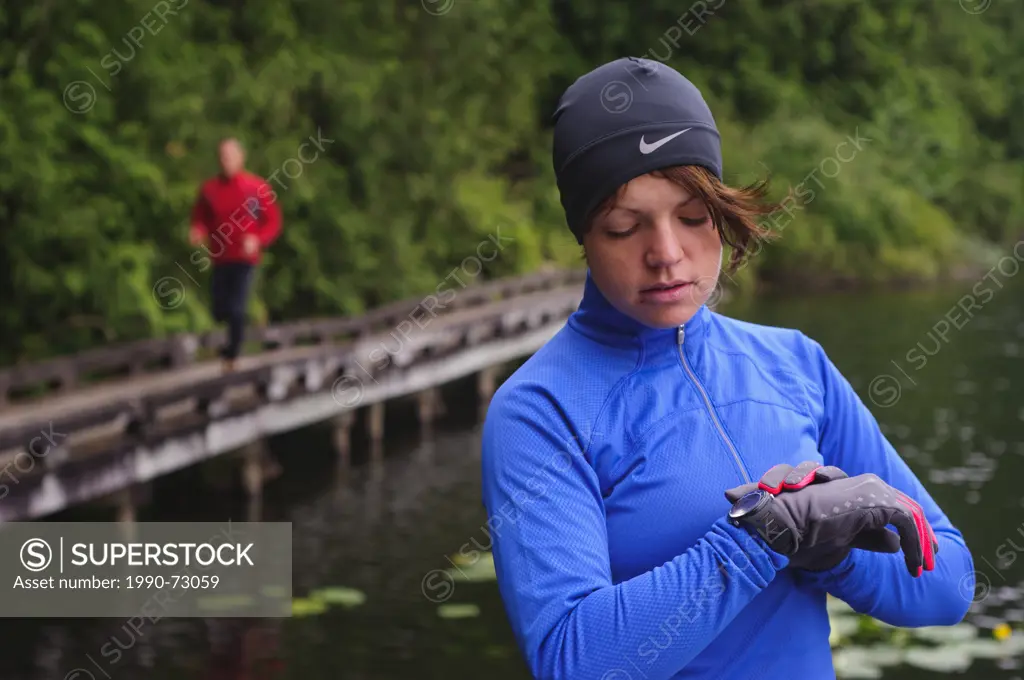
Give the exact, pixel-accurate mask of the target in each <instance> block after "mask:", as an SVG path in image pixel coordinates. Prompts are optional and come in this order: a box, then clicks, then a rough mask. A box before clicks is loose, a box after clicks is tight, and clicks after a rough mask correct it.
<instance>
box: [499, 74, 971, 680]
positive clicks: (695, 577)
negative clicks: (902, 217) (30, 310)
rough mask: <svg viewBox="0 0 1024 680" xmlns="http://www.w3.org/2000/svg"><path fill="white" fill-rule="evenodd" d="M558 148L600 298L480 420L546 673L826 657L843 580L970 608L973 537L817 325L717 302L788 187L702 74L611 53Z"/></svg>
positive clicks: (823, 669)
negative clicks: (747, 145)
mask: <svg viewBox="0 0 1024 680" xmlns="http://www.w3.org/2000/svg"><path fill="white" fill-rule="evenodd" d="M609 102H614V105H612V106H609ZM623 103H625V104H626V105H625V106H623ZM554 165H555V171H556V173H557V178H558V187H559V190H560V192H561V198H562V205H563V207H564V209H565V214H566V221H567V222H568V225H569V227H570V229H571V230H572V232H573V234H574V235H575V236H576V238H577V241H578V242H579V243H580V244H582V245H583V247H584V252H585V256H586V259H587V264H588V267H589V272H588V277H587V281H586V284H585V288H584V295H583V300H582V302H581V304H580V307H579V309H578V310H577V311H576V312H575V313H573V315H572V316H571V317H570V318H569V320H568V323H567V324H566V326H565V327H564V328H563V329H562V330H561V331H560V332H559V333H558V334H557V335H556V336H555V337H554V338H552V339H551V341H550V342H548V343H547V344H546V345H545V346H544V347H543V348H541V349H540V350H539V351H538V352H537V353H536V354H534V355H533V356H532V357H531V358H530V359H529V360H528V361H527V362H526V363H525V364H524V365H523V366H522V367H521V368H520V369H519V370H517V371H516V372H515V373H514V374H513V375H512V376H511V377H510V378H509V379H508V380H507V381H506V382H505V383H504V384H503V385H502V386H501V388H500V389H499V390H498V391H497V392H496V394H495V396H494V399H493V400H492V402H491V406H490V408H489V411H488V415H487V419H486V422H485V425H484V432H483V494H484V503H485V506H486V508H487V511H488V515H489V518H490V519H489V526H491V527H492V539H493V551H494V557H495V565H496V570H497V575H498V584H499V588H500V591H501V594H502V597H503V599H504V602H505V606H506V610H507V613H508V616H509V619H510V621H511V623H512V627H513V630H514V632H515V636H516V640H517V642H518V644H519V647H520V649H521V651H522V653H523V655H524V656H525V658H526V661H527V663H528V665H529V667H530V670H531V671H532V672H533V674H534V675H535V676H536V677H538V678H571V679H573V680H576V679H584V678H586V679H591V678H593V679H599V680H623V679H628V678H633V679H636V680H639V679H643V680H656V679H661V678H709V679H710V678H714V679H715V680H725V679H730V678H744V679H748V678H768V677H777V676H780V675H782V674H786V675H787V676H788V677H793V678H801V679H804V678H812V679H815V680H817V679H819V678H832V677H835V676H834V671H833V669H832V657H831V650H830V647H829V642H828V637H829V622H828V616H827V613H826V609H825V601H826V593H831V594H832V595H834V596H836V597H839V598H841V599H843V600H845V601H846V602H848V603H849V604H850V605H851V606H852V607H853V608H854V609H856V610H857V611H860V612H864V613H867V614H870V615H872V616H874V617H876V618H878V619H880V620H882V621H885V622H888V623H891V624H893V625H897V626H924V625H951V624H954V623H956V622H958V621H960V620H961V619H962V618H963V616H964V614H965V613H966V611H967V608H968V606H969V604H970V599H971V596H972V595H973V589H974V576H973V562H972V559H971V556H970V553H969V551H968V550H967V547H966V546H965V543H964V540H963V537H962V536H961V534H960V532H959V531H958V530H957V529H956V528H955V527H954V526H953V525H952V524H951V523H950V521H949V520H948V519H947V518H946V516H945V515H944V514H943V512H942V510H941V509H940V508H939V507H938V506H937V505H936V504H935V502H934V501H933V500H932V498H931V497H930V496H929V495H928V493H927V492H926V491H925V489H924V488H923V486H922V485H921V483H920V482H919V481H918V479H917V478H916V477H915V476H914V474H913V473H912V472H911V471H910V469H909V468H908V467H907V465H906V464H905V463H904V462H903V460H902V459H901V458H900V457H899V455H898V454H897V453H896V451H895V450H894V449H893V447H892V446H891V445H890V444H889V442H888V441H886V439H885V437H884V436H883V435H882V434H881V432H880V430H879V427H878V425H877V423H876V422H875V420H874V419H873V418H872V416H871V414H870V412H869V411H868V409H867V408H866V407H865V406H864V405H863V403H862V402H861V401H860V400H859V399H858V397H857V395H856V393H855V392H854V391H853V389H852V388H851V386H850V385H849V383H848V382H847V381H846V380H845V379H844V378H843V376H842V375H841V374H840V373H839V372H838V371H837V369H836V367H835V366H834V365H833V364H832V363H831V362H830V361H829V359H828V357H827V356H826V355H825V353H824V351H823V350H822V348H821V346H820V345H818V344H817V343H816V342H814V341H813V340H811V339H809V338H807V337H806V336H804V335H803V334H801V333H800V332H799V331H795V330H787V329H780V328H771V327H765V326H757V325H754V324H750V323H745V322H741V321H736V320H733V319H728V318H726V317H723V316H719V315H718V314H715V313H713V312H711V311H710V310H709V309H708V308H707V307H706V305H705V302H706V296H707V294H708V292H709V291H711V290H712V289H714V286H715V284H716V283H717V280H718V276H719V270H720V264H721V260H722V251H723V244H726V243H727V244H729V245H730V246H731V247H732V249H733V252H732V258H731V261H730V264H731V265H733V266H735V265H737V264H738V263H739V262H740V261H741V259H742V257H743V255H744V253H745V252H746V251H747V250H748V249H749V247H750V246H751V244H753V243H754V242H755V241H756V239H758V238H759V237H761V236H763V235H764V234H763V232H762V231H761V230H760V228H759V227H758V226H757V225H756V224H755V222H754V218H755V217H757V216H759V215H762V214H766V213H769V212H771V211H773V210H774V209H775V208H776V206H773V205H769V204H766V203H764V202H762V200H761V199H762V198H763V195H764V190H763V189H764V188H763V186H760V187H753V188H749V189H745V190H739V189H733V188H728V187H726V186H724V185H723V184H722V182H721V177H722V169H721V151H720V145H719V136H718V132H717V130H716V127H715V122H714V119H713V118H712V115H711V112H710V111H709V110H708V107H707V105H706V104H705V102H704V100H703V97H702V96H701V94H700V92H699V91H698V90H697V89H696V88H695V87H694V86H693V85H692V84H691V83H690V82H689V81H688V80H686V79H685V78H684V77H683V76H682V75H680V74H679V73H677V72H675V71H674V70H672V69H671V68H669V67H667V66H665V65H664V64H660V63H657V62H652V61H648V60H644V59H634V58H630V59H620V60H617V61H614V62H611V63H609V64H605V65H604V66H601V67H599V68H598V69H596V70H594V71H592V72H591V73H589V74H587V75H585V76H583V77H582V78H580V79H579V80H577V81H576V83H574V84H573V85H572V86H571V87H570V88H569V89H568V90H567V91H566V92H565V94H564V95H563V97H562V99H561V101H560V103H559V107H558V110H557V112H556V114H555V133H554ZM762 475H764V477H761V476H762ZM759 479H760V483H758V480H759ZM759 487H760V490H758V489H759ZM751 491H753V492H754V493H753V494H751V493H750V492H751ZM768 501H770V502H768ZM733 503H735V505H733ZM765 508H767V510H766V509H765ZM766 513H767V514H766ZM729 515H732V516H733V517H729ZM766 517H767V520H766V519H765V518H766ZM887 524H893V525H894V526H896V527H897V529H898V533H893V532H891V531H888V530H886V529H885V526H886V525H887ZM780 536H781V538H780ZM894 551H895V552H894Z"/></svg>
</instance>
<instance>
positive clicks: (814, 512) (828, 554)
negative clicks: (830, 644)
mask: <svg viewBox="0 0 1024 680" xmlns="http://www.w3.org/2000/svg"><path fill="white" fill-rule="evenodd" d="M758 491H760V492H761V494H762V495H765V494H768V495H770V496H771V497H770V498H769V499H763V500H767V502H765V503H763V506H761V505H760V504H759V509H758V510H757V511H756V512H753V513H752V514H748V515H745V516H742V517H739V518H737V519H736V520H734V523H735V524H737V525H738V526H745V527H747V528H749V529H752V530H754V531H757V532H758V533H759V534H760V535H761V536H762V538H764V539H765V540H766V541H768V542H769V544H770V545H771V547H772V549H773V550H775V551H776V552H779V553H782V554H784V555H788V556H789V557H790V565H791V566H793V567H795V568H797V569H808V570H814V571H820V570H824V569H830V568H832V567H834V566H836V565H838V564H839V563H840V562H842V561H843V559H845V558H846V556H847V555H848V554H849V551H850V550H851V549H853V548H860V549H862V550H870V551H873V552H885V553H896V552H899V551H900V549H901V548H902V549H903V556H904V560H905V562H906V565H907V569H908V570H909V571H910V573H911V575H912V576H915V577H917V576H920V575H921V572H922V569H923V570H925V571H931V570H932V569H934V568H935V554H936V553H937V552H938V549H939V545H938V542H937V541H936V540H935V535H934V533H933V532H932V530H931V526H929V524H928V520H927V519H926V518H925V516H924V512H923V511H922V510H921V507H920V506H919V505H918V504H917V503H916V502H914V500H913V499H911V498H910V497H909V496H907V495H906V494H904V493H902V492H901V491H899V490H897V489H894V488H893V487H891V486H889V485H888V484H886V483H885V482H883V481H882V480H881V479H879V478H878V477H877V476H876V475H873V474H864V475H858V476H856V477H848V476H847V475H846V473H845V472H843V471H842V470H840V469H839V468H837V467H834V466H822V465H821V464H820V463H816V462H813V461H805V462H803V463H801V464H800V465H798V466H797V467H795V468H794V467H792V466H790V465H776V466H775V467H773V468H772V469H770V470H769V471H768V472H766V473H765V475H764V476H763V477H762V478H761V480H760V481H759V482H758V483H757V484H745V485H743V486H739V487H735V488H733V489H729V490H728V491H726V492H725V495H726V498H728V499H729V500H730V501H732V502H733V503H736V501H738V500H739V499H740V498H742V497H744V496H745V495H747V494H749V493H752V492H758ZM889 524H892V525H893V526H895V527H896V528H897V530H898V532H899V533H898V534H897V533H894V532H892V531H890V530H889V529H886V526H887V525H889Z"/></svg>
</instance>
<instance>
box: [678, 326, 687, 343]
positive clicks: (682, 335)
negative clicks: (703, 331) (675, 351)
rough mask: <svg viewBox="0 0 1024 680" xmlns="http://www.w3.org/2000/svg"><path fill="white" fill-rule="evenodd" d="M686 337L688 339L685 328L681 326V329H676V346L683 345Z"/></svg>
mask: <svg viewBox="0 0 1024 680" xmlns="http://www.w3.org/2000/svg"><path fill="white" fill-rule="evenodd" d="M685 337H686V329H685V328H683V327H682V326H680V327H679V328H677V329H676V344H677V345H681V344H683V338H685Z"/></svg>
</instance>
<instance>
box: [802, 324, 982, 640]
mask: <svg viewBox="0 0 1024 680" xmlns="http://www.w3.org/2000/svg"><path fill="white" fill-rule="evenodd" d="M810 342H811V344H812V351H813V355H814V358H815V362H816V366H815V367H814V369H815V371H816V372H817V374H818V384H819V388H820V389H821V390H822V393H823V394H822V397H823V405H822V407H823V410H822V412H821V429H820V431H819V447H820V448H819V450H820V452H821V454H822V457H823V458H824V460H825V464H827V465H828V464H831V465H835V466H837V467H839V468H841V469H842V470H843V471H845V472H846V473H847V474H848V475H850V476H851V477H853V476H854V475H859V474H863V473H867V472H873V473H875V474H876V475H878V476H879V477H880V478H881V479H883V480H884V481H885V482H886V483H888V484H889V485H890V486H893V487H895V488H897V489H899V490H900V491H902V492H903V493H905V494H907V495H908V496H910V497H911V498H913V499H914V500H915V501H917V502H918V504H919V505H920V506H921V508H922V509H923V510H924V513H925V516H926V517H927V518H928V522H929V523H930V524H931V526H932V529H933V531H934V532H935V537H936V539H937V540H938V543H939V552H938V554H936V556H935V569H934V570H933V571H930V572H928V571H926V572H924V573H922V575H921V576H920V577H918V578H914V577H912V576H911V575H910V573H909V572H908V571H907V568H906V565H905V563H904V561H903V556H902V555H901V554H899V553H895V554H892V553H876V552H867V551H864V550H853V551H851V553H850V556H849V557H847V559H846V560H844V561H843V562H842V563H841V564H839V565H838V566H837V567H835V568H834V569H832V570H831V571H827V572H822V573H821V574H808V573H807V572H804V574H805V576H806V578H807V579H808V580H810V581H811V582H814V583H816V584H817V585H819V586H822V587H824V588H825V589H826V590H827V591H828V592H829V593H831V594H832V595H834V596H835V597H838V598H839V599H841V600H844V601H845V602H846V603H847V604H849V605H850V606H851V607H853V609H855V610H856V611H858V612H860V613H863V614H869V615H871V616H873V617H875V618H876V619H878V620H880V621H883V622H885V623H888V624H890V625H894V626H903V627H918V626H934V625H953V624H956V623H958V622H959V621H961V620H962V619H963V617H964V615H965V614H966V613H967V609H968V608H969V607H970V604H971V600H972V598H973V595H974V580H975V575H974V560H973V558H972V557H971V553H970V551H969V550H968V549H967V545H966V543H965V542H964V538H963V536H962V535H961V533H960V531H958V530H957V528H956V527H954V526H953V524H952V523H951V522H950V521H949V518H948V517H946V515H945V513H943V512H942V510H941V509H940V508H939V506H938V504H936V502H935V501H934V500H933V499H932V497H931V495H929V493H928V492H927V491H926V490H925V488H924V485H922V484H921V482H920V480H918V478H917V477H916V476H915V475H914V473H913V472H912V471H911V470H910V468H909V467H908V466H907V464H906V463H905V462H904V461H903V459H902V458H901V457H900V455H899V454H898V453H897V452H896V450H895V449H894V448H893V446H892V444H890V443H889V441H888V440H887V439H886V438H885V436H884V435H883V434H882V432H881V429H880V428H879V426H878V423H877V422H876V421H875V418H874V417H873V416H872V415H871V412H870V411H869V410H868V408H867V406H866V405H865V404H864V402H863V401H861V399H860V398H859V397H858V396H857V393H856V392H855V391H854V389H853V387H852V386H851V385H850V383H849V382H848V381H847V380H846V378H845V377H843V375H842V374H841V373H840V372H839V370H838V369H837V368H836V366H835V365H834V364H833V363H832V361H831V360H830V359H829V358H828V357H827V356H826V354H825V351H824V350H823V349H822V347H821V345H819V344H818V343H816V342H814V341H813V340H810Z"/></svg>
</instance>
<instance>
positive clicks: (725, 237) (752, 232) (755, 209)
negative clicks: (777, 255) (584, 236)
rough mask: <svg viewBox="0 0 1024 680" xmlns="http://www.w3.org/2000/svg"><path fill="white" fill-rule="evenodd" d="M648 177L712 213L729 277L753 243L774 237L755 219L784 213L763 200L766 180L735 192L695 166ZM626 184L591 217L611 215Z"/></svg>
mask: <svg viewBox="0 0 1024 680" xmlns="http://www.w3.org/2000/svg"><path fill="white" fill-rule="evenodd" d="M648 174H650V175H653V176H654V177H663V178H665V179H667V180H670V181H672V182H675V183H676V184H678V185H680V186H681V187H683V188H684V189H686V190H687V191H688V192H689V193H690V195H691V196H699V197H700V199H701V200H702V201H703V202H704V205H706V206H707V208H708V212H710V213H711V220H712V223H713V224H714V225H715V228H716V229H717V230H718V232H719V234H720V235H721V238H722V243H724V244H727V245H728V246H729V247H730V248H732V253H731V254H730V255H729V264H728V267H727V271H728V272H730V273H731V272H734V271H736V270H737V269H738V268H739V267H740V265H742V264H743V261H744V260H745V259H746V258H747V257H748V255H750V254H751V252H752V247H753V246H754V244H755V243H756V242H758V241H767V240H770V239H772V238H774V237H775V236H776V234H774V233H773V232H772V231H770V230H769V229H767V228H765V227H763V226H762V225H760V224H758V223H757V222H756V221H755V220H756V218H757V217H760V216H764V215H772V214H774V213H776V212H778V211H779V210H782V209H783V206H782V203H783V202H784V200H783V201H782V202H779V203H774V202H771V201H767V200H765V197H766V196H767V195H768V180H767V179H763V180H759V181H757V182H754V183H753V184H750V185H747V186H745V187H742V188H739V189H737V188H734V187H730V186H726V185H725V184H723V183H722V182H721V181H720V180H719V179H718V178H717V177H715V176H714V175H713V174H711V172H709V171H708V170H706V169H705V168H702V167H700V166H698V165H676V166H673V167H670V168H664V169H662V170H655V171H653V172H650V173H648ZM626 184H628V182H627V183H626ZM626 184H623V185H622V186H621V187H619V189H618V190H617V191H616V192H615V193H614V194H612V195H611V196H609V197H608V198H606V199H605V200H604V201H603V202H602V203H601V204H600V205H598V207H597V208H596V209H595V211H594V213H593V214H594V215H596V214H599V213H601V212H604V213H608V212H609V211H611V210H612V208H614V207H615V203H616V201H618V199H619V197H620V196H621V195H622V193H623V192H624V191H625V189H626ZM592 224H593V219H591V223H590V224H588V226H587V229H588V230H589V229H590V228H591V226H592Z"/></svg>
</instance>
